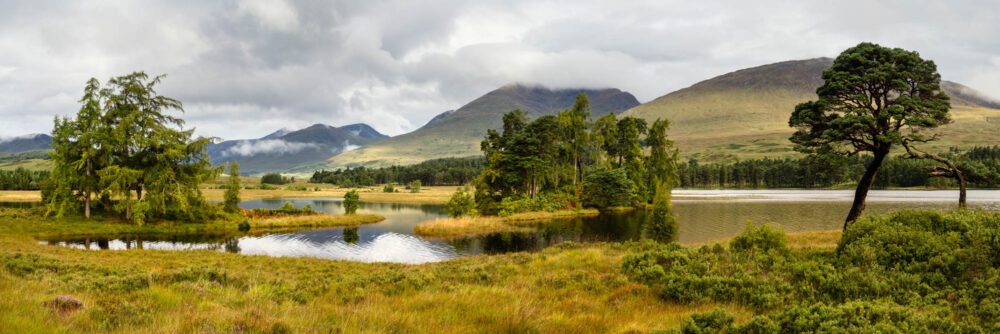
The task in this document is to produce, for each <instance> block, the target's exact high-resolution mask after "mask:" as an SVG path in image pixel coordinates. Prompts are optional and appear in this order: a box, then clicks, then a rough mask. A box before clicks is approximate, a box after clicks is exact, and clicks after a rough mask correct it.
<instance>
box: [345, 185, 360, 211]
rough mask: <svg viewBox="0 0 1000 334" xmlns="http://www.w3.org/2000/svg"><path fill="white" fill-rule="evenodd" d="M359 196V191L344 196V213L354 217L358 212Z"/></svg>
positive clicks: (352, 191) (349, 192)
mask: <svg viewBox="0 0 1000 334" xmlns="http://www.w3.org/2000/svg"><path fill="white" fill-rule="evenodd" d="M358 202H360V200H359V196H358V191H357V190H351V191H348V192H347V193H346V194H344V213H346V214H349V215H353V214H354V213H355V212H357V211H358Z"/></svg>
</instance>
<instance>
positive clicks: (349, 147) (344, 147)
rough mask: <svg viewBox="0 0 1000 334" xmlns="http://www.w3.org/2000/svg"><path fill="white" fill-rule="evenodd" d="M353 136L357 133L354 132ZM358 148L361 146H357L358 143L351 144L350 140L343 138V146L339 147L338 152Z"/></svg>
mask: <svg viewBox="0 0 1000 334" xmlns="http://www.w3.org/2000/svg"><path fill="white" fill-rule="evenodd" d="M355 136H357V134H355ZM358 148H361V146H359V145H352V144H351V143H350V142H348V141H346V140H345V141H344V146H342V147H341V149H340V152H347V151H353V150H356V149H358ZM340 152H338V153H340Z"/></svg>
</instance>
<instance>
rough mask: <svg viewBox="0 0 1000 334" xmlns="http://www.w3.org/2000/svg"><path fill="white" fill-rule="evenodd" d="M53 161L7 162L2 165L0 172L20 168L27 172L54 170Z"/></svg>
mask: <svg viewBox="0 0 1000 334" xmlns="http://www.w3.org/2000/svg"><path fill="white" fill-rule="evenodd" d="M52 166H53V165H52V160H48V159H25V160H16V161H7V162H3V163H0V170H15V169H18V168H25V169H27V170H31V171H36V170H52Z"/></svg>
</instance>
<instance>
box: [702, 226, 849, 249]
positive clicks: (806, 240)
mask: <svg viewBox="0 0 1000 334" xmlns="http://www.w3.org/2000/svg"><path fill="white" fill-rule="evenodd" d="M841 232H842V231H840V230H819V231H800V232H788V233H785V240H786V242H787V245H788V248H791V249H804V248H817V249H820V248H827V249H829V248H836V247H837V242H839V241H840V234H841ZM731 240H732V238H725V239H719V240H712V241H704V242H696V243H690V244H685V245H684V246H687V247H701V246H706V245H713V244H722V245H725V246H728V245H729V241H731Z"/></svg>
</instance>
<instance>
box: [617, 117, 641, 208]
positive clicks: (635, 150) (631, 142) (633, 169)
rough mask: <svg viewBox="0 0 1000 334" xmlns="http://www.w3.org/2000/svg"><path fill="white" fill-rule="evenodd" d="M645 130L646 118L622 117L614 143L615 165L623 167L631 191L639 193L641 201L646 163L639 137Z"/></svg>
mask: <svg viewBox="0 0 1000 334" xmlns="http://www.w3.org/2000/svg"><path fill="white" fill-rule="evenodd" d="M647 131H648V129H647V127H646V120H644V119H641V118H636V117H624V118H622V119H620V120H618V131H617V133H616V139H617V140H616V144H615V145H616V147H617V153H618V166H617V167H618V168H624V169H625V171H626V172H627V173H628V178H629V180H631V181H632V184H633V186H634V188H633V189H632V192H633V193H635V194H637V195H641V196H642V199H643V201H645V200H646V198H647V196H646V192H647V186H646V182H645V181H646V165H645V164H644V162H645V161H643V160H644V159H643V154H642V142H641V141H640V140H639V139H640V136H642V135H645V134H646V133H647ZM609 155H610V154H609Z"/></svg>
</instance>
